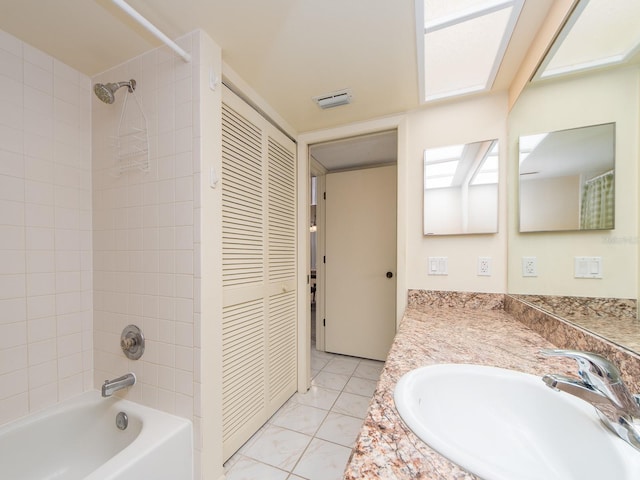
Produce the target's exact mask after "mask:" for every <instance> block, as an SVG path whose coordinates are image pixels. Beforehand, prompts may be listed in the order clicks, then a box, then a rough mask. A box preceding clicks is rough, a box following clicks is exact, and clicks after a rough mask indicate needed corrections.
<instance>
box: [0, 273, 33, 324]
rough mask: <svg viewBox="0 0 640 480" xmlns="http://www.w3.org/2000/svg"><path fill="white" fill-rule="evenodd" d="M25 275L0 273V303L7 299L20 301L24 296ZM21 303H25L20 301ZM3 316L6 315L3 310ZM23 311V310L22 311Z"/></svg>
mask: <svg viewBox="0 0 640 480" xmlns="http://www.w3.org/2000/svg"><path fill="white" fill-rule="evenodd" d="M26 278H27V277H26V275H3V274H2V272H1V271H0V301H1V300H7V299H20V298H22V297H25V296H26V288H25V280H26ZM22 303H24V304H25V305H26V303H25V301H24V300H22ZM0 311H2V314H3V315H6V312H5V311H4V310H0ZM23 311H24V309H23Z"/></svg>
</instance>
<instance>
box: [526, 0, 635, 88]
mask: <svg viewBox="0 0 640 480" xmlns="http://www.w3.org/2000/svg"><path fill="white" fill-rule="evenodd" d="M639 18H640V1H638V0H582V1H581V2H580V4H579V5H578V7H577V8H576V10H575V11H574V12H573V14H572V15H571V18H570V20H569V21H568V22H567V25H566V26H565V27H564V28H563V30H562V32H561V34H560V36H559V37H558V39H557V40H556V42H555V44H554V45H553V47H552V49H551V51H550V52H549V54H548V55H547V58H546V59H545V61H544V62H543V63H542V66H541V67H540V69H539V71H538V73H537V75H536V77H538V78H549V77H553V76H557V75H562V74H567V73H573V72H579V71H583V70H589V69H592V68H598V67H604V66H608V65H616V64H620V63H624V62H627V61H629V60H630V59H631V58H632V57H634V56H635V55H637V54H638V51H639V50H640V28H638V19H639Z"/></svg>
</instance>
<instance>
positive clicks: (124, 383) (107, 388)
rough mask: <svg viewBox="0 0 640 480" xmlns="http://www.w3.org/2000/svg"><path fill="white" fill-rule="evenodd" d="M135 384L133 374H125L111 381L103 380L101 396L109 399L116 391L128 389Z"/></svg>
mask: <svg viewBox="0 0 640 480" xmlns="http://www.w3.org/2000/svg"><path fill="white" fill-rule="evenodd" d="M135 383H136V376H135V375H134V374H133V373H127V374H125V375H123V376H121V377H118V378H114V379H113V380H105V381H104V383H103V384H102V396H103V397H110V396H111V395H113V394H114V393H115V392H117V391H118V390H122V389H123V388H127V387H130V386H131V385H133V384H135Z"/></svg>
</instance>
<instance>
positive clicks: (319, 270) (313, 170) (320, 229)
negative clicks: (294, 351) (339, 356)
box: [309, 158, 327, 350]
mask: <svg viewBox="0 0 640 480" xmlns="http://www.w3.org/2000/svg"><path fill="white" fill-rule="evenodd" d="M326 174H327V170H326V169H325V168H324V167H323V166H322V165H320V163H318V162H317V161H315V160H314V159H313V158H310V159H309V179H311V177H313V176H314V177H316V182H317V183H316V188H317V192H316V195H317V197H318V200H317V203H316V227H317V234H316V293H315V300H316V348H317V349H318V350H324V328H321V326H320V321H319V319H322V318H325V317H324V296H325V273H324V262H321V261H320V259H321V258H323V257H324V255H325V237H324V232H325V218H326V217H325V208H324V202H321V201H320V200H321V198H320V196H321V195H322V193H323V192H324V191H325V175H326ZM309 325H311V311H309ZM309 334H311V332H309Z"/></svg>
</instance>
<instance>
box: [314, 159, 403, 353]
mask: <svg viewBox="0 0 640 480" xmlns="http://www.w3.org/2000/svg"><path fill="white" fill-rule="evenodd" d="M325 206H326V228H325V229H326V233H325V235H326V246H325V253H326V257H325V272H326V286H325V289H326V296H325V318H324V324H325V348H326V350H327V351H330V352H335V353H341V354H345V355H353V356H356V357H363V358H372V359H377V360H384V359H385V358H386V356H387V353H388V352H389V348H390V347H391V343H392V341H393V337H394V335H395V331H396V322H395V316H396V309H395V298H396V167H395V166H385V167H378V168H369V169H363V170H353V171H348V172H339V173H330V174H327V176H326V201H325Z"/></svg>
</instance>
